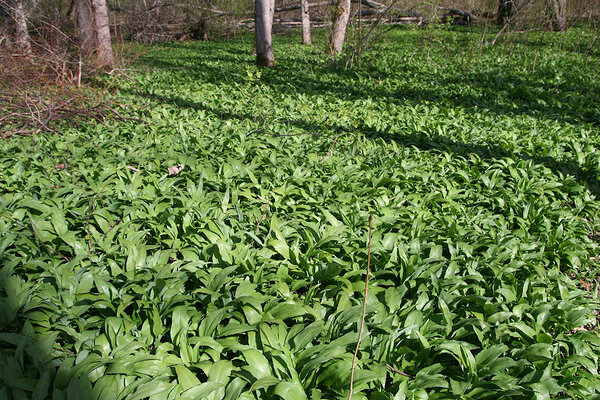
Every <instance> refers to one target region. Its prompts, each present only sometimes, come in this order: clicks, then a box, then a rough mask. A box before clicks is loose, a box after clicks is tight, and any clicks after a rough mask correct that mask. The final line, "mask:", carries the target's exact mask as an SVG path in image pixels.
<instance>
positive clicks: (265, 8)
mask: <svg viewBox="0 0 600 400" xmlns="http://www.w3.org/2000/svg"><path fill="white" fill-rule="evenodd" d="M274 10H275V0H256V1H255V3H254V30H255V35H256V36H255V42H256V64H257V65H258V66H260V67H272V66H274V65H275V56H274V55H273V41H272V37H271V30H272V28H273V11H274Z"/></svg>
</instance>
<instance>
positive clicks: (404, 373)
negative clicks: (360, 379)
mask: <svg viewBox="0 0 600 400" xmlns="http://www.w3.org/2000/svg"><path fill="white" fill-rule="evenodd" d="M385 365H387V367H388V368H389V369H391V370H392V371H394V372H395V373H397V374H400V375H402V376H406V377H408V378H414V376H412V375H409V374H407V373H406V372H402V371H399V370H397V369H396V368H394V367H392V366H391V365H390V364H385Z"/></svg>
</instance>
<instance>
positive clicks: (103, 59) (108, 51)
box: [92, 0, 114, 67]
mask: <svg viewBox="0 0 600 400" xmlns="http://www.w3.org/2000/svg"><path fill="white" fill-rule="evenodd" d="M92 6H93V8H94V25H95V27H96V40H97V47H98V64H99V66H101V67H106V66H109V65H111V64H112V63H113V61H114V58H113V51H112V45H111V43H110V26H109V23H108V10H107V8H106V0H92Z"/></svg>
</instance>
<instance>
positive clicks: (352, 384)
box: [348, 214, 373, 400]
mask: <svg viewBox="0 0 600 400" xmlns="http://www.w3.org/2000/svg"><path fill="white" fill-rule="evenodd" d="M372 233H373V214H370V215H369V249H368V252H367V277H366V279H365V299H364V302H363V312H362V318H361V319H360V329H359V331H358V341H357V342H356V349H355V350H354V357H352V371H351V372H350V394H349V395H348V400H352V391H353V390H354V368H355V367H356V358H357V356H358V349H359V347H360V342H361V341H362V332H363V328H364V327H365V316H366V314H367V296H368V295H369V275H370V272H371V237H372V236H373V234H372Z"/></svg>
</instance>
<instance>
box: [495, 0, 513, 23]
mask: <svg viewBox="0 0 600 400" xmlns="http://www.w3.org/2000/svg"><path fill="white" fill-rule="evenodd" d="M515 11H516V7H515V2H514V1H513V0H499V1H498V13H497V14H496V24H497V25H500V26H502V25H504V24H505V23H506V21H507V20H508V19H509V18H510V17H512V15H513V14H514V13H515Z"/></svg>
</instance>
